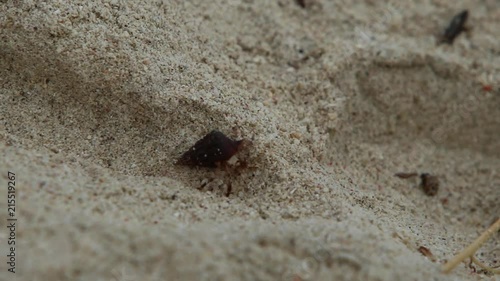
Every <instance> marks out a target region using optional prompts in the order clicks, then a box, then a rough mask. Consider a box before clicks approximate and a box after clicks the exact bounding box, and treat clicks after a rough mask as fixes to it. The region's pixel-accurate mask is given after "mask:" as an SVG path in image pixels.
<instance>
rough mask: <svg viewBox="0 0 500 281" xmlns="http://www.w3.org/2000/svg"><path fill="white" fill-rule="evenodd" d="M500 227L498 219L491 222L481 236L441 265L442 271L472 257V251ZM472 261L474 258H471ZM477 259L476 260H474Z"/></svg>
mask: <svg viewBox="0 0 500 281" xmlns="http://www.w3.org/2000/svg"><path fill="white" fill-rule="evenodd" d="M499 229H500V219H498V220H497V221H496V222H495V223H494V224H492V225H491V226H490V227H489V228H488V229H486V231H485V232H483V234H481V236H479V237H478V238H477V239H476V240H475V241H474V242H472V244H470V245H469V246H468V247H467V248H465V249H464V250H462V251H461V252H460V253H458V255H456V256H455V257H454V258H453V259H451V260H450V261H449V262H447V263H446V264H445V265H444V266H443V272H444V273H449V272H450V271H451V270H453V269H454V268H455V267H456V266H457V265H458V264H459V263H461V262H462V261H464V260H465V259H467V258H469V257H471V258H472V257H473V255H474V253H476V251H477V250H478V249H479V247H481V245H483V244H484V243H485V242H486V241H487V240H488V239H489V238H490V237H491V235H493V233H496V232H497V231H498V230H499ZM473 261H474V259H473ZM476 261H477V260H476Z"/></svg>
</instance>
